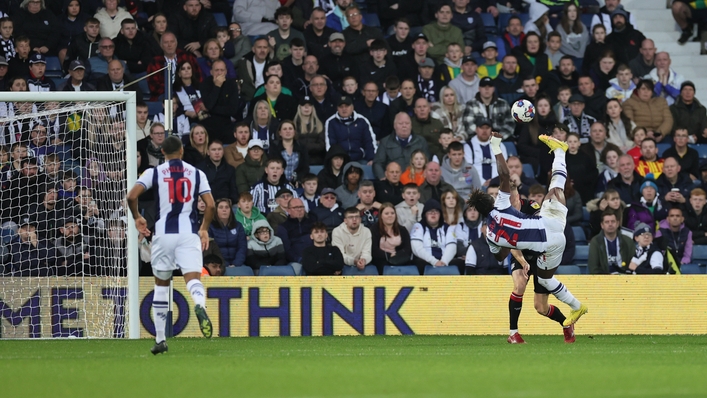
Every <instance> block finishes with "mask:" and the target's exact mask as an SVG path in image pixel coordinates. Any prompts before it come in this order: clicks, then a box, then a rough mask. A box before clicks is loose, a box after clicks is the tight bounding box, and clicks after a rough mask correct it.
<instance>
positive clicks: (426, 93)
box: [415, 58, 442, 102]
mask: <svg viewBox="0 0 707 398" xmlns="http://www.w3.org/2000/svg"><path fill="white" fill-rule="evenodd" d="M415 81H416V82H417V87H416V89H417V90H416V94H417V96H418V97H420V98H425V99H427V101H429V102H437V99H438V98H439V89H440V87H441V85H442V84H441V83H440V81H439V80H438V79H437V78H436V77H435V63H434V61H432V58H427V59H426V60H425V61H424V62H422V63H421V64H420V65H418V66H417V77H416V79H415Z"/></svg>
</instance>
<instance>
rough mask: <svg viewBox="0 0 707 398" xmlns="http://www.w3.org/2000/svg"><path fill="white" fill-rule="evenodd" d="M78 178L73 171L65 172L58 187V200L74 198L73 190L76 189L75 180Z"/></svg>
mask: <svg viewBox="0 0 707 398" xmlns="http://www.w3.org/2000/svg"><path fill="white" fill-rule="evenodd" d="M77 179H78V176H77V175H76V173H74V172H73V171H71V170H69V171H65V172H64V176H63V178H62V181H61V186H60V187H59V198H73V197H74V196H76V193H75V192H74V190H75V189H76V185H77V184H76V180H77Z"/></svg>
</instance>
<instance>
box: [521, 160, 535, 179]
mask: <svg viewBox="0 0 707 398" xmlns="http://www.w3.org/2000/svg"><path fill="white" fill-rule="evenodd" d="M523 174H524V175H525V176H526V177H530V178H535V170H533V166H531V165H529V164H527V163H523Z"/></svg>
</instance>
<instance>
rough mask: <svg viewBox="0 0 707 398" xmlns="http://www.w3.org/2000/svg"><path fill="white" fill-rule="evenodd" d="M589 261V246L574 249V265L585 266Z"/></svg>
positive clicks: (578, 246)
mask: <svg viewBox="0 0 707 398" xmlns="http://www.w3.org/2000/svg"><path fill="white" fill-rule="evenodd" d="M587 260H589V246H587V245H577V246H575V248H574V265H584V264H587Z"/></svg>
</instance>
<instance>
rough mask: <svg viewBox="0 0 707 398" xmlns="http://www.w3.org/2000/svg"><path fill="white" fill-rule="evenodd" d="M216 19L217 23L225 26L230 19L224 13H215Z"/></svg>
mask: <svg viewBox="0 0 707 398" xmlns="http://www.w3.org/2000/svg"><path fill="white" fill-rule="evenodd" d="M214 19H215V20H216V24H217V25H218V26H223V27H224V28H225V27H227V26H228V21H227V20H226V16H225V15H224V14H223V13H220V12H216V13H214Z"/></svg>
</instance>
